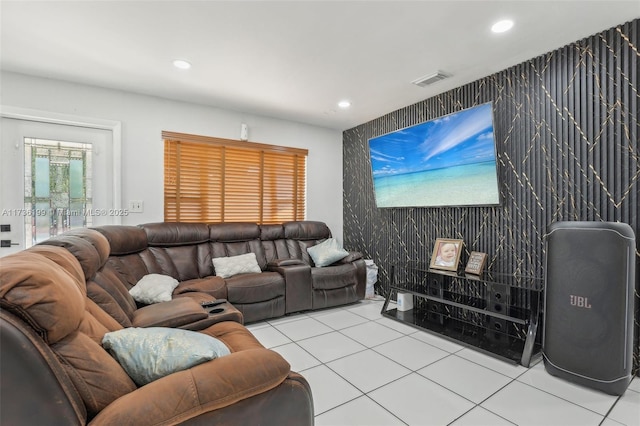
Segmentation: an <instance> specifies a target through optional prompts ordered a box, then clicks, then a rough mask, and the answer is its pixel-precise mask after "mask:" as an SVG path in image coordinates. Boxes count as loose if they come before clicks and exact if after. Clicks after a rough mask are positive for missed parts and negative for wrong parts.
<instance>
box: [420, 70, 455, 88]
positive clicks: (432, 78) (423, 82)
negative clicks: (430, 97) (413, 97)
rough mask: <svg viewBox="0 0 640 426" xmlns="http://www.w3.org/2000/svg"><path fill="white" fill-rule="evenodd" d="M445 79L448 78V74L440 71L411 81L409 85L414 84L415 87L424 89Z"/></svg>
mask: <svg viewBox="0 0 640 426" xmlns="http://www.w3.org/2000/svg"><path fill="white" fill-rule="evenodd" d="M447 77H449V74H446V73H444V72H442V71H437V72H435V73H433V74H429V75H425V76H423V77H420V78H418V79H417V80H413V81H412V82H411V83H413V84H415V85H416V86H420V87H425V86H428V85H430V84H433V83H436V82H438V81H440V80H444V79H445V78H447Z"/></svg>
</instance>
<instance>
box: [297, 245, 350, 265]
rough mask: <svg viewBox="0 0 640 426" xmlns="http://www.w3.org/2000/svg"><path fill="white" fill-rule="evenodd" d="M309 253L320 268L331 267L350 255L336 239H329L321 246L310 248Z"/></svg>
mask: <svg viewBox="0 0 640 426" xmlns="http://www.w3.org/2000/svg"><path fill="white" fill-rule="evenodd" d="M307 252H308V253H309V256H311V258H312V259H313V263H314V264H315V265H316V266H317V267H318V268H321V267H323V266H329V265H331V264H332V263H334V262H337V261H338V260H340V259H343V258H345V257H346V256H347V255H348V254H349V252H348V251H346V250H345V249H343V248H342V245H341V244H340V243H339V242H338V240H336V239H335V238H329V239H327V240H325V241H323V242H321V243H320V244H316V245H315V246H312V247H309V248H307Z"/></svg>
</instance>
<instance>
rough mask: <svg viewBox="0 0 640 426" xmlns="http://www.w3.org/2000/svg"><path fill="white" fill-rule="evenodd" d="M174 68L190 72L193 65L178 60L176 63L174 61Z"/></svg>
mask: <svg viewBox="0 0 640 426" xmlns="http://www.w3.org/2000/svg"><path fill="white" fill-rule="evenodd" d="M173 66H174V67H176V68H180V69H181V70H188V69H189V68H191V64H190V63H189V62H187V61H185V60H182V59H176V60H175V61H173Z"/></svg>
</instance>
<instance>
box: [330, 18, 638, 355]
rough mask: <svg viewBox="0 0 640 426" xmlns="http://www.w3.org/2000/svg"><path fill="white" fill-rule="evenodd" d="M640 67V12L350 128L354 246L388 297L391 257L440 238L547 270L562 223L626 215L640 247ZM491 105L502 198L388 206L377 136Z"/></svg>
mask: <svg viewBox="0 0 640 426" xmlns="http://www.w3.org/2000/svg"><path fill="white" fill-rule="evenodd" d="M639 73H640V20H634V21H632V22H629V23H626V24H623V25H620V26H618V27H615V28H612V29H610V30H607V31H604V32H602V33H600V34H596V35H594V36H591V37H588V38H585V39H583V40H580V41H578V42H575V43H573V44H570V45H568V46H565V47H563V48H561V49H558V50H555V51H553V52H550V53H547V54H545V55H542V56H539V57H537V58H534V59H531V60H529V61H526V62H524V63H522V64H519V65H516V66H514V67H511V68H509V69H506V70H504V71H501V72H498V73H496V74H494V75H491V76H488V77H485V78H483V79H480V80H477V81H474V82H472V83H470V84H467V85H465V86H462V87H459V88H457V89H453V90H450V91H448V92H445V93H443V94H440V95H438V96H435V97H433V98H429V99H427V100H425V101H422V102H419V103H417V104H414V105H410V106H407V107H405V108H402V109H400V110H398V111H394V112H391V113H389V114H387V115H384V116H382V117H379V118H377V119H375V120H372V121H370V122H368V123H365V124H362V125H360V126H357V127H355V128H352V129H349V130H346V131H345V132H344V134H343V142H344V148H343V150H344V241H345V246H346V247H347V248H350V249H354V250H359V251H361V252H362V253H363V254H364V255H365V256H366V257H367V258H370V259H373V260H374V261H375V263H376V264H377V265H378V267H379V277H378V278H379V283H378V285H377V291H378V292H379V293H382V294H386V293H387V291H388V286H389V273H390V266H391V265H392V264H393V263H396V262H399V261H405V260H421V261H427V262H428V261H429V258H430V256H431V251H432V249H433V244H434V242H435V239H436V238H458V239H463V240H464V242H465V245H466V247H465V248H466V252H465V253H464V254H463V256H462V259H461V263H462V264H464V262H466V260H467V256H468V253H469V252H470V251H471V250H475V251H481V252H485V253H488V254H489V261H488V268H489V269H490V270H492V271H494V272H506V273H516V274H523V275H531V276H537V277H542V276H543V272H544V271H543V265H544V257H545V253H544V246H543V237H544V234H545V232H546V229H547V226H548V225H549V224H551V223H553V222H555V221H560V220H596V221H620V222H625V223H628V224H629V225H631V227H632V228H633V230H634V232H635V234H636V241H637V243H638V244H639V246H640V242H639V241H638V240H640V223H639V219H638V213H639V210H640V206H639V197H638V192H639V189H640V147H639V145H640V144H639V141H638V138H639V136H640V123H639V118H638V116H639V114H640V111H639V107H640V75H639ZM416 90H420V89H419V88H416ZM485 102H493V108H494V119H495V136H496V141H497V142H496V143H497V147H496V148H497V154H498V167H499V179H500V185H501V187H500V190H501V195H502V203H501V205H500V206H499V207H469V208H464V207H457V208H454V207H451V208H400V209H378V208H376V204H375V198H374V193H373V182H372V175H371V168H370V160H369V152H368V140H369V138H371V137H374V136H379V135H381V134H384V133H388V132H390V131H393V130H397V129H400V128H404V127H407V126H411V125H413V124H417V123H421V122H423V121H426V120H429V119H432V118H436V117H439V116H441V115H445V114H449V113H452V112H455V111H459V110H462V109H465V108H469V107H472V106H475V105H479V104H482V103H485ZM636 258H637V259H640V250H636ZM637 263H638V262H637ZM636 269H637V271H638V273H637V274H636V312H635V318H636V336H637V333H638V322H639V321H638V318H640V316H639V315H638V312H639V309H640V308H639V305H640V303H638V290H637V289H638V277H639V276H640V265H637V267H636ZM637 341H638V340H637V339H636V342H637ZM638 360H639V359H638V350H637V345H636V365H638V362H637V361H638Z"/></svg>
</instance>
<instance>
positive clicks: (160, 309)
mask: <svg viewBox="0 0 640 426" xmlns="http://www.w3.org/2000/svg"><path fill="white" fill-rule="evenodd" d="M208 316H209V313H208V312H207V311H206V310H205V309H204V308H203V307H202V306H200V304H199V303H198V302H196V301H195V300H193V299H190V298H187V297H179V298H176V299H173V300H171V301H169V302H161V303H155V304H153V305H149V306H145V307H143V308H140V309H138V310H136V311H135V312H134V314H133V318H131V324H132V325H133V326H134V327H173V328H175V327H180V326H183V325H186V324H190V323H192V322H196V321H200V320H202V319H205V318H207V317H208Z"/></svg>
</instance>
